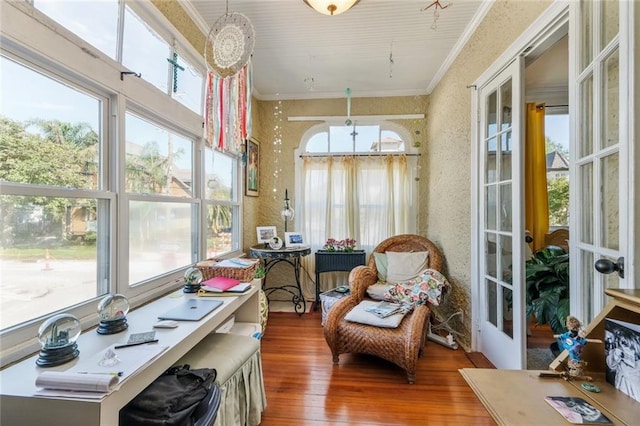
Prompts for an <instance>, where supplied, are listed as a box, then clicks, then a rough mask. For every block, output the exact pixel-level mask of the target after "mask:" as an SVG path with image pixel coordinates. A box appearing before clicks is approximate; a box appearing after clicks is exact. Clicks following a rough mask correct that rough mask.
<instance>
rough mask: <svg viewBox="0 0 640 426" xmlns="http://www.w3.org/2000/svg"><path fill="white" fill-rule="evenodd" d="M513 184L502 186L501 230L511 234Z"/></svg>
mask: <svg viewBox="0 0 640 426" xmlns="http://www.w3.org/2000/svg"><path fill="white" fill-rule="evenodd" d="M511 205H512V204H511V184H510V183H505V184H501V185H500V230H501V231H505V232H511V229H512V222H513V218H512V215H511Z"/></svg>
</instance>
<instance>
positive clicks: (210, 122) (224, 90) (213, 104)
mask: <svg viewBox="0 0 640 426" xmlns="http://www.w3.org/2000/svg"><path fill="white" fill-rule="evenodd" d="M252 86H253V84H252V74H251V63H250V62H249V64H247V65H246V66H244V67H243V68H242V69H241V70H240V72H239V73H238V74H236V75H234V76H231V77H227V78H220V77H218V76H217V75H215V74H214V73H212V72H208V73H207V86H206V87H207V96H206V111H205V127H206V129H205V135H206V139H207V144H208V145H209V146H215V147H216V148H218V149H220V150H222V151H227V152H232V153H235V154H240V153H241V152H242V150H243V146H244V141H245V140H246V139H247V138H249V137H251V92H252Z"/></svg>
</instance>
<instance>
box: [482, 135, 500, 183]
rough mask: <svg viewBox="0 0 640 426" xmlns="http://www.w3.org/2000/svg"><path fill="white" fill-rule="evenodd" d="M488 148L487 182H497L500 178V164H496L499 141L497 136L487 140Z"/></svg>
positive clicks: (486, 159)
mask: <svg viewBox="0 0 640 426" xmlns="http://www.w3.org/2000/svg"><path fill="white" fill-rule="evenodd" d="M486 146H487V149H486V153H485V155H486V158H485V161H486V165H485V170H486V173H485V178H486V181H487V183H492V182H495V181H496V179H497V178H498V170H497V167H498V165H497V164H496V155H497V150H498V146H497V141H496V138H495V137H494V138H491V139H489V140H488V141H487V145H486Z"/></svg>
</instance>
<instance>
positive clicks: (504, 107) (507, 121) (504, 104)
mask: <svg viewBox="0 0 640 426" xmlns="http://www.w3.org/2000/svg"><path fill="white" fill-rule="evenodd" d="M511 86H512V84H511V79H509V80H507V82H506V83H504V84H503V85H502V86H500V111H501V115H500V123H501V126H500V130H506V129H508V128H510V127H511V122H512V120H511V119H512V117H511V115H512V114H511V104H512V99H511V96H512V89H511Z"/></svg>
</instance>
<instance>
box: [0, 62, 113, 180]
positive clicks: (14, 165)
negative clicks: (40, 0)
mask: <svg viewBox="0 0 640 426" xmlns="http://www.w3.org/2000/svg"><path fill="white" fill-rule="evenodd" d="M0 66H1V68H2V73H0V82H1V83H0V84H1V87H0V89H1V90H0V92H1V93H2V102H0V163H1V164H2V167H0V180H4V181H8V182H16V183H33V184H43V185H54V186H62V187H69V188H84V189H96V188H97V186H98V183H99V179H98V177H99V172H100V170H99V157H98V155H99V149H98V146H99V140H100V124H99V123H100V114H101V109H102V102H101V101H100V100H98V99H96V98H95V97H93V96H90V95H87V94H86V93H82V92H80V91H79V90H76V89H74V88H72V87H70V86H69V85H66V84H63V83H61V82H57V81H55V80H53V79H51V78H49V77H46V76H44V75H42V74H40V73H38V72H35V71H33V70H31V69H29V68H26V67H24V66H22V65H20V64H18V63H16V62H14V61H12V60H10V59H8V58H6V57H2V58H0Z"/></svg>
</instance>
